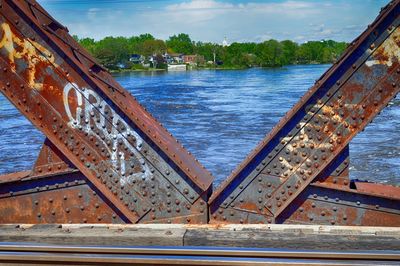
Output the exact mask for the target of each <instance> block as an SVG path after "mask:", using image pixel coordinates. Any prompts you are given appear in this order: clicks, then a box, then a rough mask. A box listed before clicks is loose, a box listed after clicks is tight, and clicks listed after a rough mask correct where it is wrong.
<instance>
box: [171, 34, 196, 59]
mask: <svg viewBox="0 0 400 266" xmlns="http://www.w3.org/2000/svg"><path fill="white" fill-rule="evenodd" d="M166 44H167V47H168V48H170V49H171V50H172V51H174V52H175V53H182V54H193V51H194V44H193V43H192V40H191V39H190V37H189V35H188V34H185V33H180V34H178V35H174V36H171V37H169V39H168V40H167V41H166Z"/></svg>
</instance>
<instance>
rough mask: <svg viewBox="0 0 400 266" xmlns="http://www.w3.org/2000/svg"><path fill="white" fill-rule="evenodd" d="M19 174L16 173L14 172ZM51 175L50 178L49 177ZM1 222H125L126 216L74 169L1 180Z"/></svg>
mask: <svg viewBox="0 0 400 266" xmlns="http://www.w3.org/2000/svg"><path fill="white" fill-rule="evenodd" d="M16 177H18V175H16ZM49 178H51V181H48V179H49ZM0 214H1V215H0V223H2V224H4V223H5V224H7V223H32V224H42V223H65V222H66V223H125V222H126V221H127V219H126V218H125V217H124V216H123V215H122V214H121V213H120V211H119V210H115V209H114V210H113V206H112V204H110V202H109V201H108V200H107V199H106V198H105V197H104V196H103V195H102V194H101V193H100V192H99V191H98V190H97V189H96V188H94V187H93V186H92V185H90V184H88V183H87V182H86V179H85V177H84V176H83V175H82V174H80V173H79V172H76V171H67V172H64V173H62V174H53V175H52V176H51V177H49V176H32V175H31V176H30V178H29V179H26V178H25V180H24V179H19V180H18V179H17V178H14V179H13V181H9V182H8V183H3V184H2V185H1V188H0Z"/></svg>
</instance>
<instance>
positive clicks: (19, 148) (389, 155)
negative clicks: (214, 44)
mask: <svg viewBox="0 0 400 266" xmlns="http://www.w3.org/2000/svg"><path fill="white" fill-rule="evenodd" d="M328 67H329V65H308V66H290V67H285V68H280V69H249V70H235V71H213V70H202V71H191V72H169V73H164V72H141V73H137V72H135V73H121V74H116V75H115V77H116V79H117V80H118V81H119V82H120V83H121V84H122V86H123V87H125V88H127V89H128V90H129V91H130V92H131V93H132V94H133V95H135V96H136V98H137V99H138V100H139V101H140V102H141V103H142V104H143V105H144V106H145V107H146V108H147V109H148V110H149V111H150V112H151V113H152V114H153V115H154V116H155V117H156V118H157V119H158V120H159V121H160V122H162V123H163V124H164V126H165V127H166V128H167V129H168V130H169V131H170V132H171V133H172V134H173V135H174V136H175V137H176V138H178V139H179V140H180V141H181V142H182V143H183V145H184V146H185V147H186V148H187V149H188V150H189V151H191V152H192V153H193V154H194V155H195V156H196V157H197V158H198V159H199V160H200V162H201V163H202V164H203V165H204V166H205V167H206V168H207V169H208V170H210V171H211V172H212V173H213V175H214V176H215V177H216V182H215V183H216V184H219V183H220V182H221V181H222V180H223V179H224V178H225V177H226V176H227V175H228V174H229V173H230V172H231V171H232V170H233V169H234V168H235V167H236V166H237V164H238V163H240V162H241V161H242V160H243V159H244V158H245V156H246V155H247V154H248V153H249V152H250V151H251V150H252V149H253V148H254V147H255V146H256V144H257V143H258V142H259V141H260V140H261V139H262V138H263V137H264V136H265V135H266V133H268V132H269V131H270V130H271V129H272V127H273V126H274V125H275V124H276V123H277V122H278V121H279V119H280V118H281V117H282V116H283V115H284V114H285V113H286V112H287V111H288V110H289V109H290V108H291V107H292V106H293V105H294V104H295V103H296V102H297V101H298V100H299V98H300V97H301V96H302V95H303V94H304V92H305V91H306V90H307V89H308V88H309V87H310V86H311V85H312V84H313V83H314V81H315V80H316V79H317V78H318V77H320V76H321V74H322V73H323V72H325V70H326V69H327V68H328ZM0 104H1V105H0V136H1V139H0V151H1V156H0V173H6V172H12V171H17V170H25V169H29V168H30V167H31V165H32V162H34V160H35V157H36V156H37V153H38V150H39V148H40V145H41V143H42V141H43V139H44V138H43V136H42V135H41V134H40V133H39V132H38V131H37V130H35V129H34V128H33V127H32V126H31V125H30V123H29V122H28V121H27V120H26V119H25V118H24V117H22V116H21V115H20V114H19V112H18V111H17V110H15V108H13V107H12V106H11V105H10V104H9V103H8V102H7V101H6V100H5V99H4V97H2V96H1V97H0ZM399 115H400V101H399V100H395V101H394V102H393V103H392V104H391V105H390V106H389V107H388V108H386V109H385V110H384V111H383V112H382V113H381V115H380V116H379V117H378V118H376V119H375V121H374V123H373V124H371V125H369V126H368V128H367V129H366V130H365V131H364V132H362V133H361V134H359V135H358V136H357V137H356V138H355V139H354V140H353V141H352V143H351V145H350V149H351V151H350V152H351V177H352V178H358V179H368V180H373V181H379V182H382V183H390V184H400V175H399V170H400V167H399V166H400V145H399V144H400V140H399V138H398V137H397V134H398V132H399V129H400V121H399V120H398V119H397V117H399Z"/></svg>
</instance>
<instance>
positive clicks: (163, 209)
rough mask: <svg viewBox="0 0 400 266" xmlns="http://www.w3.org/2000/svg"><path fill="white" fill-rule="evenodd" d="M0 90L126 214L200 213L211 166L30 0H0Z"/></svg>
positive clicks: (179, 217) (179, 218)
mask: <svg viewBox="0 0 400 266" xmlns="http://www.w3.org/2000/svg"><path fill="white" fill-rule="evenodd" d="M0 70H1V78H0V91H1V92H2V93H3V94H4V95H5V96H6V97H7V98H8V99H9V100H10V101H11V102H12V103H13V104H14V105H15V106H16V107H17V108H18V109H19V110H20V111H21V113H22V114H23V115H25V116H26V117H27V118H28V119H29V120H30V121H31V122H32V124H34V125H35V126H36V127H37V128H38V129H39V130H41V131H42V132H43V133H44V135H46V137H47V138H48V140H49V141H50V142H51V143H52V144H53V145H54V147H57V149H58V150H59V151H60V152H61V153H62V154H63V155H64V156H65V157H66V158H67V159H68V160H69V161H70V162H71V163H72V164H73V165H74V166H75V167H76V168H77V169H79V170H80V172H81V173H82V174H83V175H84V176H85V177H87V178H88V180H89V181H90V182H91V183H92V184H94V186H95V187H97V188H98V189H99V190H100V191H101V193H102V194H104V195H105V197H107V198H108V200H109V201H110V202H111V203H112V204H113V205H114V206H115V207H116V208H117V209H119V210H120V211H121V212H122V213H123V214H124V215H125V216H126V217H127V218H128V220H129V221H130V222H132V223H136V222H182V223H186V222H197V223H205V222H207V211H206V207H207V206H206V201H207V197H208V193H209V191H210V189H211V183H212V180H213V178H212V176H211V175H210V173H209V172H207V171H206V170H205V169H204V167H203V166H201V165H200V164H199V163H198V161H197V160H195V159H194V157H193V156H191V154H190V153H189V152H187V151H186V150H185V149H184V148H183V147H182V146H181V145H180V144H179V142H178V141H177V140H176V139H174V138H173V137H172V135H171V134H170V133H169V132H167V130H166V129H164V128H163V127H162V126H161V124H160V123H158V122H157V121H156V120H155V118H153V117H152V116H151V115H150V114H149V113H148V112H147V111H146V110H145V109H144V108H143V107H142V106H141V105H140V104H139V103H138V102H137V101H136V100H135V98H134V97H133V96H131V95H130V94H129V93H128V92H127V91H126V90H125V89H123V88H122V87H121V86H120V85H119V84H118V83H117V82H116V81H115V80H114V79H113V78H112V77H111V75H110V74H109V73H108V72H107V71H106V70H105V69H104V68H103V67H102V66H100V65H99V64H97V63H96V61H95V60H94V59H93V58H92V57H91V56H90V55H89V54H88V53H87V52H86V51H85V50H84V49H83V48H81V47H80V46H79V45H78V44H77V43H76V42H75V40H74V39H73V38H72V37H71V36H70V35H69V34H68V30H67V28H65V27H64V26H62V25H61V24H60V23H58V22H57V21H56V20H54V19H53V18H52V17H51V16H50V15H49V14H48V13H47V12H46V11H45V10H43V8H42V7H41V6H40V5H39V4H38V3H37V2H36V1H31V0H25V1H12V0H9V1H1V2H0Z"/></svg>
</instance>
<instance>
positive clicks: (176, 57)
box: [163, 53, 183, 64]
mask: <svg viewBox="0 0 400 266" xmlns="http://www.w3.org/2000/svg"><path fill="white" fill-rule="evenodd" d="M182 56H183V55H182V54H168V53H165V54H164V55H163V58H164V60H165V62H167V63H168V64H182V63H183V58H182Z"/></svg>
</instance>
